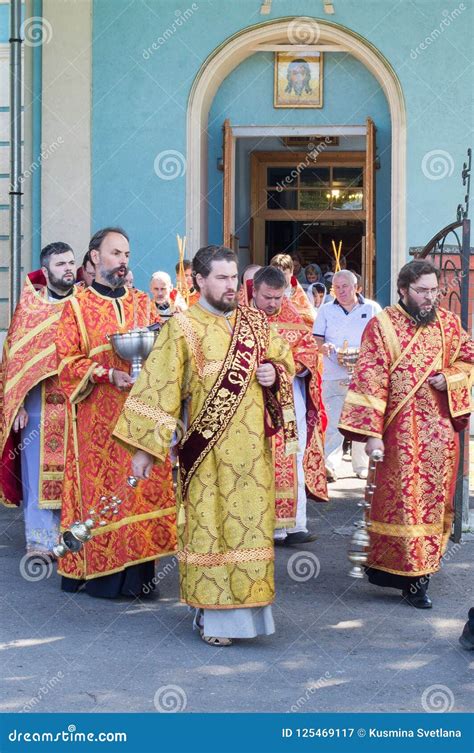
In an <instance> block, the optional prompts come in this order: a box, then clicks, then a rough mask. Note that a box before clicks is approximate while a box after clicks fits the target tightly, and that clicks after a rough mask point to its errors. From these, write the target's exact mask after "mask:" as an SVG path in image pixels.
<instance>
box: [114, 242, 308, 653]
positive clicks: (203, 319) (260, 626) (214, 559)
mask: <svg viewBox="0 0 474 753" xmlns="http://www.w3.org/2000/svg"><path fill="white" fill-rule="evenodd" d="M193 275H194V279H195V282H196V285H197V287H198V290H199V291H200V293H201V297H200V299H199V303H198V304H196V305H195V306H191V307H190V308H189V309H188V310H187V311H185V312H184V313H182V314H175V315H174V316H173V317H172V318H171V319H170V321H169V322H168V324H167V325H166V326H165V327H163V329H162V330H161V332H160V334H159V336H158V339H157V342H156V345H155V348H154V349H153V351H152V352H151V354H150V356H149V357H148V359H147V362H146V364H145V365H144V367H143V370H142V372H141V374H140V376H139V377H138V380H137V383H136V384H135V386H134V387H133V389H132V392H131V394H130V397H129V398H128V400H127V402H126V404H125V406H124V412H123V413H122V416H121V418H120V420H119V422H118V424H117V426H116V427H115V431H114V434H115V436H116V437H118V439H120V441H121V442H125V443H126V444H127V445H129V446H130V448H132V449H135V448H137V451H136V453H135V455H134V456H133V459H132V469H133V474H134V476H136V477H138V478H141V479H147V478H148V477H149V475H150V473H151V472H152V468H153V464H154V463H156V464H157V465H158V466H160V465H161V464H162V462H163V459H164V457H165V456H166V454H167V451H168V447H169V444H170V443H171V441H172V437H173V435H174V432H175V430H176V428H177V426H178V427H179V426H182V423H181V422H183V421H184V423H185V424H188V426H187V430H186V427H185V426H184V427H183V426H182V430H183V431H185V430H186V433H185V435H184V441H182V442H181V443H180V445H179V451H178V455H179V464H180V485H179V488H180V497H179V499H178V539H179V549H178V560H179V563H180V591H181V600H182V601H184V602H186V603H187V604H189V605H190V606H192V607H196V609H197V613H196V619H195V625H196V627H198V629H199V630H200V633H201V637H202V638H203V640H204V641H205V642H206V643H207V644H209V645H211V646H228V645H230V643H231V642H232V638H252V637H255V636H256V635H258V634H269V633H272V632H274V624H273V618H272V613H271V606H270V605H271V603H272V601H273V598H274V575H273V560H274V549H273V530H274V524H275V508H274V500H275V486H274V474H273V460H272V451H271V444H270V443H269V441H268V439H267V438H266V436H265V426H266V425H267V426H268V424H266V419H265V416H266V408H267V409H268V410H269V411H270V412H271V415H272V416H274V417H275V419H276V417H277V416H279V415H280V416H281V417H284V418H285V419H286V420H287V421H288V424H287V426H286V433H285V438H286V441H287V443H288V448H289V449H291V448H292V446H293V444H294V443H295V442H296V434H295V432H294V413H293V412H292V411H290V408H291V402H292V400H291V383H290V382H291V378H292V376H293V372H294V365H293V359H292V357H291V352H290V349H289V347H288V345H287V344H286V343H285V342H284V341H283V340H282V339H281V338H279V337H278V335H277V334H275V333H274V332H272V331H271V328H270V327H269V324H268V322H267V319H266V316H265V314H263V313H262V312H261V311H256V310H255V309H251V308H248V307H242V308H238V307H237V287H238V274H237V258H236V255H235V253H234V252H233V251H232V250H231V249H229V248H226V247H224V246H206V247H205V248H201V249H200V250H199V251H198V252H197V254H196V255H195V257H194V258H193ZM277 382H278V388H279V390H280V393H279V394H280V398H281V396H282V395H283V398H282V400H283V405H282V406H281V407H279V404H278V397H277V394H278V393H277V392H276V390H277ZM286 401H289V404H288V402H286ZM183 403H184V409H183V410H182V406H183ZM282 409H283V410H282ZM277 426H278V424H277ZM181 434H182V432H181Z"/></svg>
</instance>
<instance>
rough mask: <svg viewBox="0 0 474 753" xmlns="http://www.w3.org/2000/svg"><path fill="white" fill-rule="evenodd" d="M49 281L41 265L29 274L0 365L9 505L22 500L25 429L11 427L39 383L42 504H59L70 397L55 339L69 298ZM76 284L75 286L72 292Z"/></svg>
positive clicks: (0, 428) (0, 422) (0, 436)
mask: <svg viewBox="0 0 474 753" xmlns="http://www.w3.org/2000/svg"><path fill="white" fill-rule="evenodd" d="M45 283H46V281H45V280H44V277H43V274H42V272H41V271H40V270H36V271H34V272H31V273H30V274H29V275H28V276H27V278H26V281H25V285H24V288H23V291H22V294H21V297H20V300H19V302H18V306H17V307H16V309H15V313H14V315H13V318H12V322H11V324H10V327H9V330H8V334H7V337H6V340H5V343H4V346H3V357H2V365H1V367H0V458H1V460H0V502H2V503H3V504H4V505H5V506H7V507H12V506H17V505H18V504H19V503H20V500H21V499H22V488H21V442H20V440H21V433H20V432H13V431H12V426H13V422H14V420H15V417H16V414H17V413H18V410H19V408H20V406H21V405H22V404H23V401H24V400H25V397H26V395H27V394H28V392H30V390H32V389H33V387H35V386H36V385H37V384H40V383H41V421H40V423H39V428H38V431H39V463H40V468H39V488H38V507H39V508H40V509H41V508H42V509H57V508H59V507H61V488H62V484H63V474H64V456H65V446H66V399H65V397H64V394H63V392H62V390H61V388H60V386H59V381H58V376H57V363H56V350H55V347H54V338H55V336H56V330H57V327H58V323H59V319H60V318H61V314H62V312H63V308H64V306H65V303H66V300H67V298H66V299H64V301H60V300H57V301H56V300H55V301H50V300H49V299H48V293H47V288H46V284H45ZM78 289H80V288H74V291H73V292H74V294H75V293H76V292H77V291H78ZM27 436H28V435H27ZM25 441H26V440H25Z"/></svg>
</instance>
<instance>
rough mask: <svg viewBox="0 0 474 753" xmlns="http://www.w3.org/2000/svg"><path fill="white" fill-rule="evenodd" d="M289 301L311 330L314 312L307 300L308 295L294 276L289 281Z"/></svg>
mask: <svg viewBox="0 0 474 753" xmlns="http://www.w3.org/2000/svg"><path fill="white" fill-rule="evenodd" d="M290 301H291V303H292V304H293V306H294V307H295V308H296V309H297V311H298V313H299V315H300V316H301V317H302V319H303V321H304V323H305V324H306V326H307V328H308V329H309V331H310V332H311V331H312V329H313V324H314V320H315V318H316V314H315V313H314V309H313V307H312V306H311V304H310V302H309V300H308V296H307V295H306V293H305V292H304V290H303V288H302V287H301V285H300V284H299V282H298V280H296V279H295V278H294V277H292V282H291V295H290Z"/></svg>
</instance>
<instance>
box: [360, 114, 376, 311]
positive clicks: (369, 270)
mask: <svg viewBox="0 0 474 753" xmlns="http://www.w3.org/2000/svg"><path fill="white" fill-rule="evenodd" d="M366 124H367V138H366V152H365V180H364V186H365V212H366V220H365V237H364V240H363V249H364V247H365V249H364V250H363V254H362V260H363V265H362V266H363V268H362V278H363V283H364V291H365V293H366V295H367V297H372V296H373V294H374V282H375V280H374V267H375V133H376V130H377V129H376V128H375V125H374V121H373V120H372V119H371V118H367V121H366Z"/></svg>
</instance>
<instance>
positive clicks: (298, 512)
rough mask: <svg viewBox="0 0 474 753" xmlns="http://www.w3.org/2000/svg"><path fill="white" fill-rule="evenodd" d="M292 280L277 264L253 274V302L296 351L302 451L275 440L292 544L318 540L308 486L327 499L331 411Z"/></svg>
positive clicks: (280, 503)
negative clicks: (310, 519)
mask: <svg viewBox="0 0 474 753" xmlns="http://www.w3.org/2000/svg"><path fill="white" fill-rule="evenodd" d="M285 289H286V280H285V276H284V274H283V272H282V271H281V270H280V269H278V268H277V267H263V268H262V269H259V270H258V271H257V272H256V273H255V276H254V278H253V305H254V306H255V308H258V309H260V311H264V312H265V314H266V315H267V318H268V321H269V323H270V325H271V326H272V327H273V328H274V329H275V331H276V332H278V334H279V335H280V337H281V338H283V339H284V340H286V341H287V343H288V345H289V346H290V348H291V352H292V354H293V359H294V361H295V366H296V376H295V379H294V380H293V398H294V402H295V413H296V425H297V429H298V443H299V448H298V453H297V455H296V456H294V455H290V456H289V457H287V456H285V454H284V444H283V441H282V436H281V434H277V435H276V436H275V438H274V449H275V474H276V503H275V509H276V519H277V528H278V529H279V530H278V531H277V532H276V534H275V540H276V541H277V543H284V544H285V545H286V546H291V545H295V544H306V543H308V542H310V541H314V540H315V538H316V537H315V536H314V535H313V534H312V533H309V532H308V528H307V525H306V522H307V521H306V490H308V493H309V494H310V495H311V497H313V499H316V500H319V501H327V498H328V493H327V482H326V471H325V467H324V450H323V433H324V428H325V415H324V412H323V408H322V404H321V384H320V375H319V361H320V355H319V352H318V347H317V345H316V343H315V342H314V338H313V336H312V334H311V333H310V332H308V330H307V327H306V325H305V323H304V321H303V319H302V317H301V316H300V315H299V313H298V311H297V310H296V308H295V307H294V306H293V304H292V303H291V302H290V301H289V300H288V298H287V297H286V296H285Z"/></svg>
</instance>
